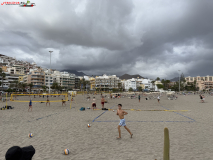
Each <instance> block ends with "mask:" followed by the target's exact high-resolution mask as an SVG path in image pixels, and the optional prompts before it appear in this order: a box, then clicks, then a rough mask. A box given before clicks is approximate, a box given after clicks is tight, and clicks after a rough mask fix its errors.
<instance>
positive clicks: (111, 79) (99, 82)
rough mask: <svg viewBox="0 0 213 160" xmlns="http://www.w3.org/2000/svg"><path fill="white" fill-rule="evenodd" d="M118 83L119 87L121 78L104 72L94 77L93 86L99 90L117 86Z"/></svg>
mask: <svg viewBox="0 0 213 160" xmlns="http://www.w3.org/2000/svg"><path fill="white" fill-rule="evenodd" d="M119 84H120V87H121V80H120V79H119V77H116V75H110V76H107V75H106V74H104V75H103V76H97V77H96V78H95V88H96V89H100V90H108V89H113V88H119Z"/></svg>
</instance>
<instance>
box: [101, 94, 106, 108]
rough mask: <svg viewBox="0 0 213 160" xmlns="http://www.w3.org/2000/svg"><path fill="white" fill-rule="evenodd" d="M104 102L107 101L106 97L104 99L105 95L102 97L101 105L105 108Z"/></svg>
mask: <svg viewBox="0 0 213 160" xmlns="http://www.w3.org/2000/svg"><path fill="white" fill-rule="evenodd" d="M104 103H105V99H104V96H102V98H101V105H102V108H104Z"/></svg>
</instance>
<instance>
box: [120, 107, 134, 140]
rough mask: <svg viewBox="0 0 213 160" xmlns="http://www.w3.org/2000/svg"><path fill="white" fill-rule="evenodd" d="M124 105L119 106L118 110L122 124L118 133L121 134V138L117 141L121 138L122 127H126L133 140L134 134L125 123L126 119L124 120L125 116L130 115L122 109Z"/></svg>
mask: <svg viewBox="0 0 213 160" xmlns="http://www.w3.org/2000/svg"><path fill="white" fill-rule="evenodd" d="M121 107H122V104H118V110H117V115H118V116H119V118H120V123H119V125H118V133H119V137H117V139H120V138H121V126H124V128H125V129H126V130H127V131H128V132H129V134H130V136H131V138H132V136H133V134H132V133H131V131H130V130H129V128H127V127H126V123H125V119H124V115H127V114H128V113H127V112H125V111H124V110H122V109H121Z"/></svg>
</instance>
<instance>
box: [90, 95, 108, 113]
mask: <svg viewBox="0 0 213 160" xmlns="http://www.w3.org/2000/svg"><path fill="white" fill-rule="evenodd" d="M104 103H105V99H104V96H102V97H101V106H102V108H104ZM92 109H93V110H94V109H97V106H96V99H95V97H93V99H92Z"/></svg>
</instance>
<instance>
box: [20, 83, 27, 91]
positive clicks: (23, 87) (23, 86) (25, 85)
mask: <svg viewBox="0 0 213 160" xmlns="http://www.w3.org/2000/svg"><path fill="white" fill-rule="evenodd" d="M21 84H22V85H21V88H22V90H23V91H24V90H25V88H26V87H27V84H26V83H21Z"/></svg>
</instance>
